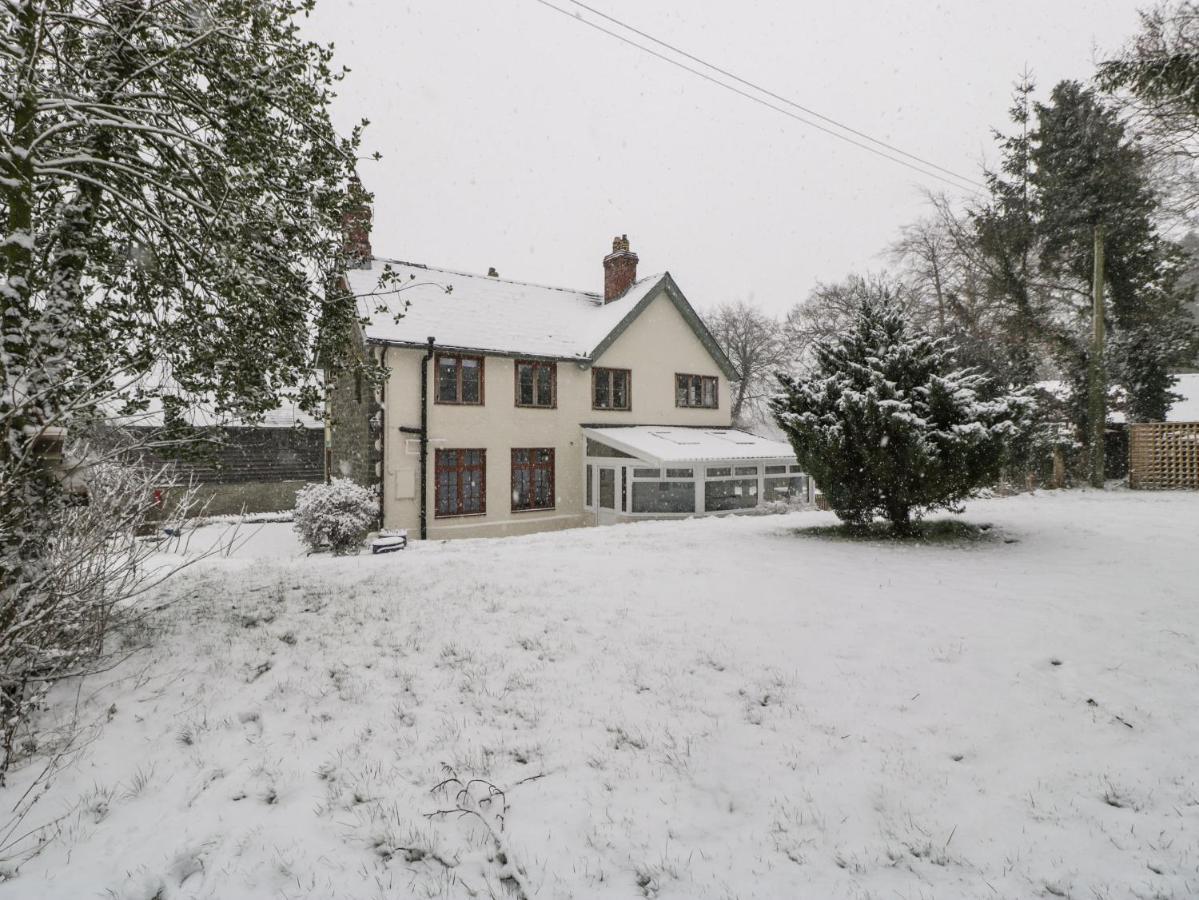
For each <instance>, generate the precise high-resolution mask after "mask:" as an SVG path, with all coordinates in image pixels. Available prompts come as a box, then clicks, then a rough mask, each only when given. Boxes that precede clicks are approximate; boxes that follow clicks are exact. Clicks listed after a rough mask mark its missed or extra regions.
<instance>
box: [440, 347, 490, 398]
mask: <svg viewBox="0 0 1199 900" xmlns="http://www.w3.org/2000/svg"><path fill="white" fill-rule="evenodd" d="M434 356H435V358H434V360H433V372H434V375H433V402H434V403H439V404H442V405H445V406H482V405H483V396H484V386H485V384H486V382H487V376H486V369H487V367H486V365H485V364H484V361H483V357H482V356H478V355H476V354H473V353H437V354H435V355H434ZM451 359H452V360H454V362H455V363H456V364H457V365H456V369H457V378H458V391H457V395H458V399H457V400H442V399H441V364H442V361H443V360H451ZM466 359H473V360H475V361H477V362H478V363H479V399H478V400H463V399H462V361H463V360H466Z"/></svg>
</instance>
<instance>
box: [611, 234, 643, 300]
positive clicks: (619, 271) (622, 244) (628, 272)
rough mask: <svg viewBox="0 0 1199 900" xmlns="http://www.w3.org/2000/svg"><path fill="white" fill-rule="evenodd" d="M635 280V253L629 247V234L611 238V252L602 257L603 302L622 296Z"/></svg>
mask: <svg viewBox="0 0 1199 900" xmlns="http://www.w3.org/2000/svg"><path fill="white" fill-rule="evenodd" d="M636 280H637V254H636V253H634V252H633V251H632V250H630V249H629V236H628V235H627V234H622V235H620V236H619V237H615V238H613V239H612V252H611V253H610V254H608V255H607V256H605V257H604V302H605V303H611V302H612V301H613V300H618V299H619V298H621V297H623V296H624V295H625V294H626V293H627V292H628V290H629V288H631V287H632V286H633V282H635V281H636Z"/></svg>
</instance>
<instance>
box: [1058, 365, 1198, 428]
mask: <svg viewBox="0 0 1199 900" xmlns="http://www.w3.org/2000/svg"><path fill="white" fill-rule="evenodd" d="M1174 377H1175V378H1177V379H1178V381H1177V383H1176V384H1175V385H1174V386H1173V387H1171V388H1170V390H1171V391H1172V392H1173V393H1175V394H1179V395H1181V398H1182V399H1180V400H1175V401H1174V403H1173V405H1172V406H1171V407H1170V408H1169V410H1167V411H1166V421H1167V422H1199V372H1191V373H1187V374H1182V375H1176V376H1174ZM1035 387H1038V388H1040V389H1041V390H1043V391H1045V392H1046V393H1049V394H1051V395H1052V396H1054V397H1056V398H1057V399H1058V400H1062V401H1065V400H1068V399H1069V397H1070V388H1069V385H1067V384H1066V382H1064V381H1038V382H1037V383H1036V385H1035ZM1107 421H1108V422H1110V423H1111V424H1113V425H1123V424H1124V423H1125V422H1127V421H1128V417H1127V416H1126V415H1125V414H1124V412H1123V410H1118V409H1113V410H1108V414H1107Z"/></svg>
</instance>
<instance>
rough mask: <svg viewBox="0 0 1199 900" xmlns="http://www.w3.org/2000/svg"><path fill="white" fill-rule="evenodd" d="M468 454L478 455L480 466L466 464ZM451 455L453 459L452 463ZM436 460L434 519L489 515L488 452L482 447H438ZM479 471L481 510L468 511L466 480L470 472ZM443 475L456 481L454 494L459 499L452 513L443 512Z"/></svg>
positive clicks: (434, 456) (434, 455)
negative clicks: (464, 487) (465, 499)
mask: <svg viewBox="0 0 1199 900" xmlns="http://www.w3.org/2000/svg"><path fill="white" fill-rule="evenodd" d="M467 453H478V454H479V464H478V465H477V466H471V465H467V464H466V454H467ZM451 454H452V455H453V459H452V461H451ZM433 458H434V475H433V484H434V499H433V510H434V518H437V519H452V518H456V517H459V516H485V515H487V451H486V450H485V449H483V448H482V447H463V448H444V447H438V448H437V449H436V451H435V452H434V454H433ZM475 469H477V470H478V472H479V508H478V509H466V508H465V505H464V502H463V501H464V494H465V491H464V490H463V486H464V478H465V476H466V474H467V473H468V472H470V471H471V470H475ZM442 473H450V474H452V476H453V478H454V480H455V490H454V494H455V497H456V498H457V502H456V505H455V507H454V509H453V510H452V511H449V512H443V511H442V508H441V506H442V499H443V497H442V493H441V482H442V478H441V476H442Z"/></svg>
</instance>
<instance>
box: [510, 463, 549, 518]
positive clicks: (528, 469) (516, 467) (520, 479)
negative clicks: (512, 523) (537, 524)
mask: <svg viewBox="0 0 1199 900" xmlns="http://www.w3.org/2000/svg"><path fill="white" fill-rule="evenodd" d="M553 508H554V451H553V449H552V448H546V449H529V450H516V449H514V450H513V451H512V511H513V512H521V511H524V510H533V509H553Z"/></svg>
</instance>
